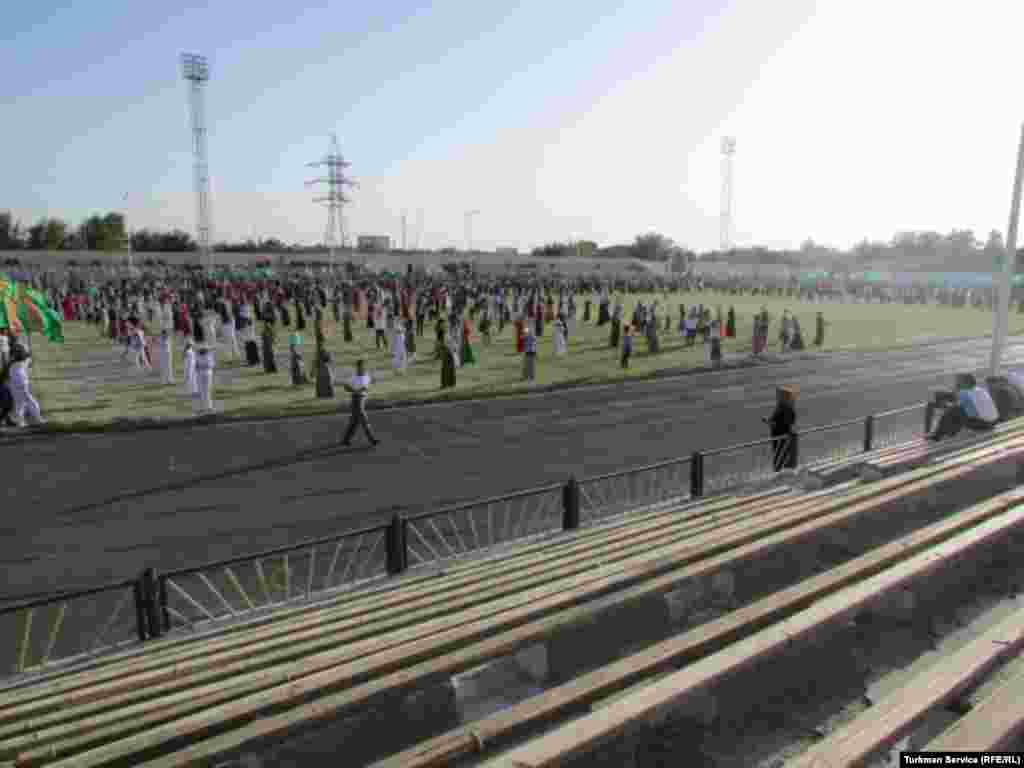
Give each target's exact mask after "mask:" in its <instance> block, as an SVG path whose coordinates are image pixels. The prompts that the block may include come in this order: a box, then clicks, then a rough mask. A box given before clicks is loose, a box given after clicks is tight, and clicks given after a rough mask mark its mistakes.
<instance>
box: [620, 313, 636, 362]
mask: <svg viewBox="0 0 1024 768" xmlns="http://www.w3.org/2000/svg"><path fill="white" fill-rule="evenodd" d="M632 354H633V327H632V326H631V325H628V324H627V325H626V327H625V328H624V329H623V331H622V359H621V364H622V369H623V370H626V369H627V368H629V358H630V357H631V356H632Z"/></svg>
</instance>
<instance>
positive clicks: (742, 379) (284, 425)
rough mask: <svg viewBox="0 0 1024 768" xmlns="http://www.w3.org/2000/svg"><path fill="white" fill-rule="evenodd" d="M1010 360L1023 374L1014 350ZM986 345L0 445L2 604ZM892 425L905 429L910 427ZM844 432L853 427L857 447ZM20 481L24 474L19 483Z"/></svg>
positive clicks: (288, 539) (689, 430) (491, 485)
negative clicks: (370, 438)
mask: <svg viewBox="0 0 1024 768" xmlns="http://www.w3.org/2000/svg"><path fill="white" fill-rule="evenodd" d="M1013 342H1014V343H1013V344H1012V345H1011V347H1010V348H1009V349H1008V350H1007V358H1006V359H1007V362H1009V363H1011V364H1022V363H1024V340H1022V339H1020V338H1018V339H1014V340H1013ZM988 355H989V345H988V342H980V341H970V342H957V343H945V344H939V345H934V346H925V347H917V348H914V349H910V350H903V351H896V352H889V353H869V354H864V353H861V354H856V353H850V354H837V355H831V356H810V357H807V358H804V359H794V360H792V361H789V362H786V363H784V364H780V365H763V366H758V367H756V368H745V369H734V370H727V371H720V372H714V373H702V374H695V375H690V376H681V377H678V378H667V379H661V380H655V381H651V382H637V383H630V384H623V385H612V386H602V387H592V388H582V389H575V390H567V391H562V392H557V393H547V394H543V395H540V394H538V395H529V396H525V397H518V398H508V399H497V400H488V401H481V402H466V403H453V404H438V405H432V406H423V407H416V408H409V409H400V410H388V411H379V412H376V413H373V414H371V420H372V423H373V427H374V429H375V430H376V432H377V433H378V436H379V437H380V438H382V440H383V442H382V443H381V445H380V446H378V447H377V448H369V447H365V446H364V445H363V443H361V442H360V441H361V440H362V439H363V438H362V437H361V436H360V437H357V438H356V445H355V446H353V447H352V448H343V447H341V446H339V445H338V442H339V440H340V435H341V433H342V431H343V430H344V428H345V425H346V422H347V416H346V415H344V414H339V415H337V416H330V417H316V418H302V419H295V420H288V421H276V422H265V423H249V424H224V425H212V426H202V427H194V428H190V429H170V430H166V431H149V432H138V433H122V434H108V435H72V436H64V437H60V438H57V439H49V438H41V439H31V440H26V441H16V442H8V443H0V466H3V467H4V470H5V472H4V474H5V476H6V477H5V485H6V488H5V494H4V495H5V504H4V505H3V516H2V522H0V534H2V535H0V572H2V573H3V576H4V578H3V586H2V587H0V597H2V598H3V599H4V600H9V599H12V598H19V597H27V596H33V595H37V594H42V593H48V592H52V591H54V590H61V589H66V588H71V587H78V586H89V585H93V584H97V583H102V582H105V581H109V580H113V579H122V578H132V577H134V576H136V575H137V574H138V573H139V571H140V570H141V569H142V568H143V567H146V566H153V567H155V568H157V569H160V570H165V569H170V568H174V567H179V566H185V565H192V564H198V563H202V562H205V561H207V560H212V559H220V558H227V557H232V556H236V555H242V554H246V553H249V552H253V551H257V550H261V549H266V548H270V547H275V546H281V545H285V544H290V543H295V542H298V541H301V540H303V539H307V538H311V537H316V536H324V535H328V534H331V533H337V532H340V531H344V530H346V529H352V528H357V527H361V526H365V525H368V524H371V523H374V522H377V521H380V520H382V519H384V518H387V517H390V516H391V515H393V514H394V513H396V512H401V513H414V512H417V511H421V510H426V509H431V508H437V507H440V506H443V505H447V504H453V503H456V502H459V501H463V500H470V499H475V498H479V497H484V496H493V495H497V494H501V493H506V492H511V491H515V490H519V489H522V488H527V487H530V486H534V485H541V484H545V483H552V482H561V481H564V480H565V479H566V478H567V477H568V476H569V475H570V474H572V473H575V474H576V475H577V476H587V475H595V474H600V473H604V472H611V471H615V470H618V469H622V468H626V467H629V466H633V465H640V464H646V463H651V462H656V461H660V460H664V459H669V458H674V457H677V456H681V455H685V454H688V453H690V452H692V451H694V450H696V449H710V448H715V447H721V446H726V445H731V444H735V443H740V442H745V441H750V440H756V439H759V438H762V437H764V436H765V427H764V425H763V424H762V423H761V421H760V418H761V417H762V416H765V415H767V414H768V412H769V411H770V409H771V407H772V405H773V403H774V387H775V386H776V385H777V384H780V383H790V382H795V383H798V384H800V386H801V390H802V394H801V397H800V402H799V407H798V412H799V421H798V428H799V427H802V428H807V427H810V426H815V425H820V424H827V423H834V422H838V421H844V420H847V419H855V418H858V417H863V416H865V415H866V414H868V413H871V412H877V411H884V410H888V409H892V408H897V407H900V406H903V405H909V404H911V403H914V402H919V401H921V400H924V399H925V398H926V397H927V396H928V393H929V391H930V390H931V389H933V388H935V387H938V386H949V385H950V383H951V376H952V374H953V373H955V372H958V371H964V370H973V371H976V372H978V371H980V369H982V368H983V367H984V366H985V365H987V362H988ZM911 418H912V419H913V424H910V423H909V422H907V421H906V420H904V423H903V425H902V426H903V428H904V429H913V428H917V429H919V424H920V417H919V415H917V414H913V415H911ZM859 434H860V433H859V431H857V430H854V431H852V432H851V439H853V440H856V439H858V435H859ZM19 468H21V470H22V471H20V472H19V471H18V469H19Z"/></svg>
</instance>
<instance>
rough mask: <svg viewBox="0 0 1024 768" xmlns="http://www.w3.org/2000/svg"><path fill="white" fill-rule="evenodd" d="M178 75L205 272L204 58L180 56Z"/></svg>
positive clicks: (206, 78) (206, 68)
mask: <svg viewBox="0 0 1024 768" xmlns="http://www.w3.org/2000/svg"><path fill="white" fill-rule="evenodd" d="M181 72H182V75H183V76H184V78H185V80H187V81H188V83H189V86H190V88H189V106H190V107H191V112H192V154H193V167H194V176H195V179H194V181H195V188H196V206H197V209H198V211H197V213H198V218H197V221H196V240H197V241H198V243H199V253H200V256H201V258H202V260H203V261H204V262H205V263H206V266H207V268H210V267H212V263H211V252H210V175H209V171H208V169H207V164H206V105H205V101H204V98H203V94H204V93H205V89H206V83H207V82H209V80H210V66H209V63H208V62H207V60H206V57H205V56H200V55H199V54H195V53H183V54H182V55H181Z"/></svg>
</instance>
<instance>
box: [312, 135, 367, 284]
mask: <svg viewBox="0 0 1024 768" xmlns="http://www.w3.org/2000/svg"><path fill="white" fill-rule="evenodd" d="M322 165H323V166H327V175H326V176H321V177H320V178H316V179H311V180H310V181H307V182H306V186H307V187H309V186H312V185H314V184H326V185H327V194H326V195H325V196H324V197H317V198H315V199H314V200H313V202H315V203H324V204H325V205H326V206H327V236H326V237H325V238H324V241H325V242H326V244H327V248H328V250H329V251H330V256H331V265H332V266H334V251H335V248H336V247H337V245H338V244H340V245H341V247H342V248H344V247H345V217H344V216H343V215H342V214H341V208H342V206H343V205H344V204H345V203H348V202H351V201H350V200H349V198H347V197H346V196H345V187H356V186H358V184H356V182H355V181H353V180H352V179H350V178H348V177H347V176H346V175H345V169H346V168H348V167H349V166H350V165H352V164H351V163H349V162H347V161H346V160H345V158H344V157H342V155H341V150H340V149H339V148H338V137H337V135H335V134H333V133H332V134H331V148H330V151H329V152H328V153H327V154H326V155H325V156H324V158H323V159H322V160H318V161H316V162H315V163H308V164H307V166H308V167H310V168H315V167H318V166H322Z"/></svg>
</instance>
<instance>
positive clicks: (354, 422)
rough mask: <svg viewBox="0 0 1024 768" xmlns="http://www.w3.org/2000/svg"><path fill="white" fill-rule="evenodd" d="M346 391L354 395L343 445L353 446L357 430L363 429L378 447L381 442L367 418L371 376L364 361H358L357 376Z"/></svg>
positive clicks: (346, 387) (371, 441)
mask: <svg viewBox="0 0 1024 768" xmlns="http://www.w3.org/2000/svg"><path fill="white" fill-rule="evenodd" d="M345 389H347V390H348V391H349V392H350V393H351V394H352V415H351V417H350V418H349V422H348V429H347V430H346V431H345V438H344V439H343V440H342V441H341V444H342V445H344V446H349V445H351V444H352V438H353V437H354V436H355V434H356V430H357V429H358V428H359V427H362V428H363V432H365V433H366V437H367V439H368V440H369V441H370V443H371V444H373V445H377V443H379V442H380V441H379V440H378V439H377V438H376V437H375V436H374V434H373V430H372V429H371V428H370V422H369V420H368V419H367V418H366V397H367V395H368V394H369V392H370V376H369V374H367V373H366V363H365V362H364V361H363V360H357V361H356V374H355V376H353V377H352V381H351V383H349V384H346V385H345Z"/></svg>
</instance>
